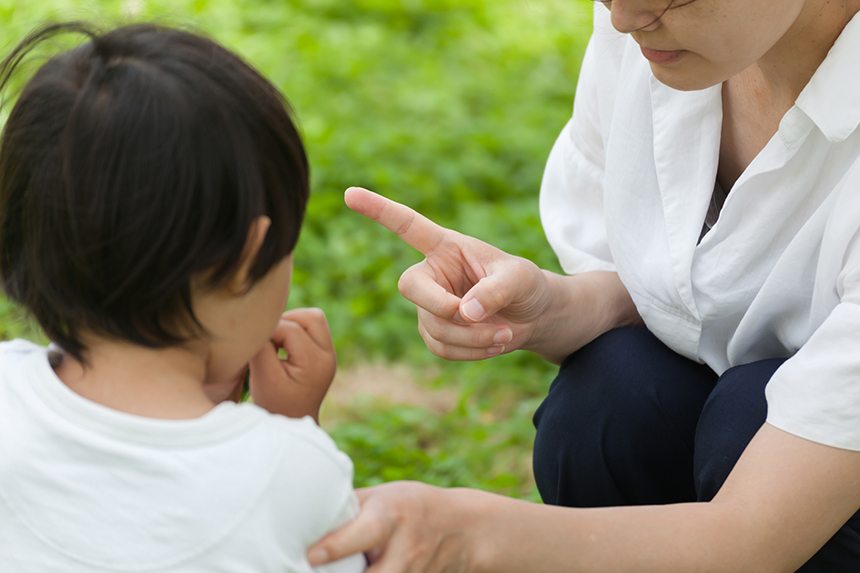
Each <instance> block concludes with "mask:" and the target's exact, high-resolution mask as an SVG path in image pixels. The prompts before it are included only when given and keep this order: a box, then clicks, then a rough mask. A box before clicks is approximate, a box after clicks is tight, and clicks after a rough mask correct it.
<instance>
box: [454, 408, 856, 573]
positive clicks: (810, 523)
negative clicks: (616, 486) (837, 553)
mask: <svg viewBox="0 0 860 573" xmlns="http://www.w3.org/2000/svg"><path fill="white" fill-rule="evenodd" d="M858 472H860V452H854V451H849V450H842V449H839V448H832V447H829V446H824V445H821V444H817V443H814V442H810V441H807V440H804V439H803V438H799V437H797V436H793V435H791V434H788V433H786V432H783V431H781V430H779V429H777V428H774V427H773V426H770V425H769V424H765V426H764V427H762V429H761V430H760V431H759V433H758V434H757V435H756V437H755V438H753V441H752V442H750V445H749V446H748V447H747V450H746V451H745V452H744V454H743V455H742V456H741V459H740V460H739V462H738V463H737V465H736V466H735V469H734V470H733V471H732V473H731V475H730V476H729V478H728V479H727V480H726V482H725V484H724V485H723V487H722V489H721V490H720V492H719V493H718V494H717V496H716V497H715V498H714V500H713V501H710V502H700V503H685V504H673V505H659V506H638V507H611V508H591V509H572V508H562V507H554V506H545V505H537V504H530V503H527V502H522V501H517V500H513V499H509V498H504V497H501V496H496V495H493V494H488V493H485V492H474V491H470V490H451V491H450V495H451V496H452V499H451V502H450V504H449V506H450V507H451V508H455V509H454V513H455V515H453V516H452V522H457V523H459V524H460V525H459V526H458V527H461V528H462V529H463V530H464V531H468V534H465V535H468V536H470V537H469V539H470V541H469V542H468V546H469V547H470V550H469V551H468V553H469V554H470V555H471V567H470V570H471V571H475V572H478V571H480V572H487V573H489V572H492V573H505V572H507V571H510V572H520V571H540V572H541V573H552V572H555V571H558V572H564V573H571V572H574V571H575V572H592V571H593V572H604V573H605V572H610V571H611V572H612V573H618V572H624V571H636V572H637V573H644V572H651V571H653V572H659V573H672V572H678V573H686V572H690V571H714V572H722V571H725V572H733V573H734V572H739V571H744V572H747V571H767V572H779V571H786V572H789V571H795V570H796V569H797V568H798V567H800V566H801V565H802V564H803V563H804V562H805V561H806V560H807V559H808V558H809V557H811V556H812V555H813V554H814V553H815V551H817V550H818V549H819V548H820V547H821V546H822V545H824V543H825V542H826V541H827V540H828V539H829V538H830V537H831V536H832V535H833V534H834V533H835V532H836V531H837V530H838V529H839V528H840V527H841V526H842V525H843V524H844V523H845V522H846V521H847V520H848V518H849V517H850V516H851V515H853V513H854V512H855V511H857V508H858V507H860V488H858V484H860V478H858V477H857V476H858ZM457 513H460V515H456V514H457Z"/></svg>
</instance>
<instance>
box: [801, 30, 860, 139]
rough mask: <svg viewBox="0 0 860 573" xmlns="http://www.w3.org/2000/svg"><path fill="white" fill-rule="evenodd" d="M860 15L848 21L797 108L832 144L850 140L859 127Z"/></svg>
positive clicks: (810, 81)
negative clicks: (859, 61) (846, 139)
mask: <svg viewBox="0 0 860 573" xmlns="http://www.w3.org/2000/svg"><path fill="white" fill-rule="evenodd" d="M857 54H860V14H856V15H855V16H854V18H853V19H852V20H851V21H850V22H848V25H846V26H845V29H843V30H842V34H840V35H839V37H838V38H837V39H836V42H835V43H834V44H833V47H832V48H830V52H829V53H828V54H827V57H826V58H825V59H824V61H823V62H822V63H821V65H820V66H819V67H818V69H817V70H816V71H815V74H813V76H812V79H810V80H809V83H808V84H807V85H806V87H805V88H804V89H803V91H802V92H800V96H798V98H797V102H796V105H797V107H799V108H800V109H801V110H802V111H803V112H804V113H805V114H806V115H807V116H808V117H809V118H810V119H811V120H812V121H813V122H814V123H815V125H816V126H818V129H820V130H821V132H822V133H823V134H824V136H825V137H826V138H827V139H828V140H829V141H831V142H833V143H838V142H840V141H843V140H844V139H845V138H847V137H848V136H849V135H851V133H853V132H854V130H856V129H857V126H858V124H860V73H857V65H856V61H857Z"/></svg>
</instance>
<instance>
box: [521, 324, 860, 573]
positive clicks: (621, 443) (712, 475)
mask: <svg viewBox="0 0 860 573" xmlns="http://www.w3.org/2000/svg"><path fill="white" fill-rule="evenodd" d="M782 362H783V359H772V360H762V361H759V362H753V363H751V364H745V365H742V366H736V367H735V368H731V369H729V370H727V371H726V372H724V373H723V375H722V376H720V377H719V378H718V377H717V375H716V374H715V373H714V372H713V371H712V370H711V369H710V368H708V367H707V366H704V365H701V364H697V363H695V362H693V361H690V360H687V359H686V358H684V357H682V356H679V355H678V354H675V353H674V352H672V351H671V350H669V349H668V348H667V347H666V346H664V345H663V343H661V342H660V341H659V340H657V338H656V337H655V336H654V335H653V334H651V333H650V332H648V330H647V329H645V328H622V329H618V330H613V331H611V332H608V333H606V334H604V335H603V336H601V337H600V338H598V339H597V340H595V341H594V342H592V343H590V344H588V345H586V346H585V347H583V348H582V349H580V350H578V351H577V352H575V353H574V354H572V355H570V356H569V357H568V358H567V359H566V360H565V361H564V362H563V363H562V365H561V368H560V370H559V374H558V376H557V377H556V379H555V381H553V383H552V386H551V387H550V390H549V395H548V396H547V398H546V399H545V400H544V402H543V403H542V404H541V406H540V408H538V410H537V412H536V413H535V416H534V423H535V427H536V428H537V435H536V437H535V447H534V473H535V480H536V481H537V486H538V490H539V491H540V494H541V497H542V498H543V500H544V503H547V504H553V505H563V506H568V507H600V506H618V505H647V504H664V503H678V502H689V501H696V500H698V501H708V500H710V499H711V498H713V497H714V495H715V494H716V493H717V491H718V490H719V489H720V486H722V484H723V482H724V481H725V479H726V477H727V476H728V475H729V472H730V471H731V470H732V468H733V467H734V465H735V463H736V462H737V460H738V458H740V455H741V453H742V452H743V450H744V448H746V445H747V444H748V443H749V441H750V440H751V439H752V437H753V436H754V435H755V433H756V432H757V431H758V429H759V428H760V427H761V426H762V424H764V421H765V418H766V415H767V403H766V402H765V397H764V387H765V385H766V384H767V382H768V381H769V380H770V377H771V376H772V375H773V373H774V372H775V371H776V369H777V368H779V366H780V365H781V364H782ZM799 571H802V572H803V573H813V572H815V573H818V572H822V573H842V572H844V573H849V572H852V573H857V572H858V571H860V512H858V514H855V515H854V517H852V518H851V520H850V521H849V522H848V523H847V524H846V525H845V526H844V527H843V528H842V529H840V530H839V532H838V533H837V534H836V535H835V536H834V537H833V538H832V539H831V540H830V541H829V542H828V543H827V544H826V545H825V546H824V547H823V548H822V549H821V550H820V551H819V552H818V553H817V554H816V555H815V556H813V557H812V558H811V559H810V560H809V561H808V562H807V563H806V565H804V566H803V567H802V568H801V569H799Z"/></svg>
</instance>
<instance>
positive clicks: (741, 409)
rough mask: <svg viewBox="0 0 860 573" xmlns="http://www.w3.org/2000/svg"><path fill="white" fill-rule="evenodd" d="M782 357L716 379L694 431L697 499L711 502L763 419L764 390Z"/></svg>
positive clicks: (759, 362) (733, 371) (758, 362)
mask: <svg viewBox="0 0 860 573" xmlns="http://www.w3.org/2000/svg"><path fill="white" fill-rule="evenodd" d="M783 362H785V359H783V358H774V359H769V360H760V361H757V362H752V363H750V364H744V365H741V366H735V367H734V368H730V369H728V370H726V371H725V372H724V373H723V375H722V376H720V379H719V381H718V382H717V385H716V387H715V388H714V391H713V392H711V395H710V396H709V397H708V400H707V402H705V406H704V408H703V409H702V414H701V416H700V418H699V424H698V427H697V428H696V443H695V460H694V469H693V471H694V474H695V481H696V492H697V497H698V499H699V500H700V501H708V500H710V499H712V498H713V497H714V496H715V495H716V493H717V491H719V489H720V487H721V486H722V485H723V482H724V481H725V480H726V478H727V477H728V475H729V473H730V472H731V471H732V468H734V467H735V464H736V463H737V461H738V459H740V457H741V454H742V453H743V451H744V450H745V449H746V447H747V444H749V442H750V440H752V438H753V436H755V434H756V432H758V430H759V428H761V426H762V424H764V422H765V418H766V417H767V402H766V400H765V395H764V388H765V386H766V385H767V383H768V382H769V381H770V378H771V376H773V373H774V372H776V370H777V368H779V367H780V366H781V365H782V363H783Z"/></svg>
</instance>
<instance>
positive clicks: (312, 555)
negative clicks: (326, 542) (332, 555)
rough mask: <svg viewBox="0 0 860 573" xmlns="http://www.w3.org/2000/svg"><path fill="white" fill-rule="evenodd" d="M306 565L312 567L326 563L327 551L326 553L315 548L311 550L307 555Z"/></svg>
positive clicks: (319, 548)
mask: <svg viewBox="0 0 860 573" xmlns="http://www.w3.org/2000/svg"><path fill="white" fill-rule="evenodd" d="M308 563H310V564H311V565H313V566H317V565H322V564H323V563H328V551H326V550H325V549H323V548H322V547H316V548H314V549H311V550H310V552H309V553H308Z"/></svg>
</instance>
